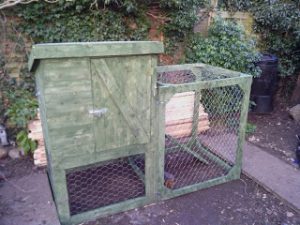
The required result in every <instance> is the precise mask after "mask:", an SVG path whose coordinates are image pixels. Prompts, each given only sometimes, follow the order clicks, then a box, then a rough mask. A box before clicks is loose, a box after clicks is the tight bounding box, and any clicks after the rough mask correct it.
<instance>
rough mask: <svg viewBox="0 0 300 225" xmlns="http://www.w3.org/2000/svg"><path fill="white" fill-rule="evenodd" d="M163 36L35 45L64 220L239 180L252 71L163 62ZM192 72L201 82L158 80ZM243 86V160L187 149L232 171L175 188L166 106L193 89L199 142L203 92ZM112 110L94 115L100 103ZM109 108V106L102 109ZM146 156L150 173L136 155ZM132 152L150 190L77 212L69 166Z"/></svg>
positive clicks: (32, 64) (33, 62)
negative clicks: (167, 181)
mask: <svg viewBox="0 0 300 225" xmlns="http://www.w3.org/2000/svg"><path fill="white" fill-rule="evenodd" d="M162 52H163V46H162V44H161V43H159V42H105V43H69V44H66V43H62V44H43V45H36V46H34V47H33V51H32V54H31V56H30V60H29V68H30V70H31V71H33V72H34V74H35V76H36V82H37V88H38V90H39V105H40V112H41V119H42V125H43V134H44V138H45V144H46V150H47V159H48V171H49V179H50V182H51V187H52V190H53V195H54V198H55V203H56V206H57V211H58V214H59V218H60V220H61V223H62V224H63V225H66V224H77V223H80V222H82V221H86V220H89V219H93V218H95V217H99V216H105V215H109V214H112V213H116V212H121V211H125V210H129V209H132V208H135V207H139V206H143V205H145V204H149V203H151V202H156V201H159V200H161V199H167V198H171V197H176V196H179V195H182V194H185V193H189V192H192V191H196V190H199V189H202V188H207V187H210V186H213V185H217V184H221V183H224V182H227V181H229V180H232V179H237V178H238V177H239V176H240V172H241V163H242V146H243V140H244V136H245V123H246V118H247V107H248V103H249V93H250V85H251V79H252V78H251V76H248V75H245V74H241V73H238V72H234V71H229V70H224V69H222V68H216V67H212V66H208V65H205V64H186V65H174V66H163V67H157V63H158V54H159V53H162ZM176 70H190V71H192V72H193V73H194V74H195V75H196V80H195V82H192V83H187V84H176V85H175V84H168V83H157V73H160V72H168V71H176ZM232 85H239V86H240V87H241V89H242V91H243V94H244V95H243V96H244V98H243V100H242V101H243V102H242V111H241V118H240V127H239V134H238V135H239V137H238V147H237V149H236V161H235V163H234V165H233V167H231V166H230V165H228V163H226V162H225V161H224V160H223V159H221V158H220V157H218V156H216V155H215V154H213V153H212V152H210V151H209V149H206V148H205V147H203V146H200V147H201V149H202V152H201V155H202V156H205V159H204V158H203V157H202V156H201V155H200V154H198V153H195V152H193V151H191V150H190V148H189V146H191V145H192V144H193V145H195V144H198V145H199V143H198V142H196V143H195V142H193V143H188V144H187V145H182V144H180V143H177V142H176V140H173V139H172V141H173V142H174V143H175V144H176V145H180V147H182V149H183V150H184V151H186V152H188V153H190V154H192V155H193V156H194V157H196V158H198V159H199V160H201V161H202V162H204V163H208V161H207V160H206V158H208V159H210V160H212V161H214V162H216V163H217V164H220V165H221V166H222V167H224V168H226V169H228V170H229V172H228V174H227V175H226V176H222V177H219V178H216V179H212V180H208V181H205V182H202V183H198V184H194V185H190V186H186V187H183V188H180V189H176V190H171V189H167V188H166V187H165V186H164V166H165V165H164V164H165V153H166V150H167V149H165V106H166V103H167V102H168V101H169V100H170V98H171V97H172V96H173V95H174V94H176V93H179V92H185V91H194V92H195V93H196V95H195V102H194V116H193V126H192V135H193V137H194V138H193V139H195V140H196V135H197V125H198V113H199V112H198V110H197V109H198V108H199V104H200V99H201V95H200V93H201V90H202V89H207V88H214V87H226V86H232ZM103 108H105V109H107V110H105V113H103V114H101V116H95V115H94V114H93V113H95V112H96V111H97V110H98V109H103ZM101 112H103V111H101ZM136 154H144V155H145V173H143V172H142V171H141V170H140V169H139V167H138V166H137V165H136V164H135V163H134V160H132V158H131V156H133V155H136ZM122 157H129V164H130V165H131V167H132V168H133V169H134V171H135V172H136V173H137V174H138V176H139V177H140V179H142V180H143V181H144V184H145V189H146V195H145V196H144V197H139V198H135V199H130V200H127V201H124V202H120V203H116V204H112V205H109V206H105V207H102V208H99V209H95V210H91V211H88V212H84V213H80V214H77V215H73V216H70V209H69V203H68V191H67V187H66V171H70V170H78V169H82V168H88V167H89V166H91V165H95V164H97V165H98V164H99V165H100V164H101V163H106V162H107V161H110V160H114V159H118V158H122Z"/></svg>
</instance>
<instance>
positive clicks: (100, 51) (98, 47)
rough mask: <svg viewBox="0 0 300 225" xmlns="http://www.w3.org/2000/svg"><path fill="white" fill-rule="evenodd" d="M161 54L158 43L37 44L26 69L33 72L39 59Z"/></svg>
mask: <svg viewBox="0 0 300 225" xmlns="http://www.w3.org/2000/svg"><path fill="white" fill-rule="evenodd" d="M163 52H164V47H163V43H162V42H159V41H109V42H70V43H53V44H52V43H51V44H37V45H33V46H32V51H31V54H30V57H29V61H28V67H29V71H32V70H34V68H35V65H36V63H37V61H38V60H40V59H56V58H79V57H97V56H98V57H99V56H103V57H109V56H126V55H149V54H160V53H163Z"/></svg>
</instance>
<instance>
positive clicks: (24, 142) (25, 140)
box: [16, 130, 37, 155]
mask: <svg viewBox="0 0 300 225" xmlns="http://www.w3.org/2000/svg"><path fill="white" fill-rule="evenodd" d="M16 140H17V144H18V146H19V147H21V148H23V150H24V153H25V155H28V154H32V153H33V152H34V150H35V149H36V148H37V143H36V142H35V141H33V140H31V139H30V138H29V137H28V133H27V132H26V131H24V130H22V131H20V132H19V133H18V134H17V138H16Z"/></svg>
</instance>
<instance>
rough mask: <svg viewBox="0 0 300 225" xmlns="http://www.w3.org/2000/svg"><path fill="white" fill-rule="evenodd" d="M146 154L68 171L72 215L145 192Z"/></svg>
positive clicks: (139, 195) (142, 194)
mask: <svg viewBox="0 0 300 225" xmlns="http://www.w3.org/2000/svg"><path fill="white" fill-rule="evenodd" d="M144 170H145V159H144V155H135V156H130V157H124V158H119V159H116V160H110V161H106V162H102V163H101V164H98V165H92V166H89V167H83V168H76V169H75V170H72V171H69V172H67V189H68V195H69V206H70V213H71V215H75V214H78V213H82V212H86V211H89V210H92V209H96V208H99V207H103V206H107V205H110V204H114V203H118V202H122V201H125V200H128V199H132V198H136V197H141V196H144V195H145V185H144V177H143V174H144Z"/></svg>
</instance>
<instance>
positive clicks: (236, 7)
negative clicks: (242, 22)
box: [218, 0, 254, 12]
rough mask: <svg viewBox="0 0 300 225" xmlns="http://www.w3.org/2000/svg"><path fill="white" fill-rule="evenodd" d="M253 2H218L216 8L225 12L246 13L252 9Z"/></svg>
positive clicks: (227, 0)
mask: <svg viewBox="0 0 300 225" xmlns="http://www.w3.org/2000/svg"><path fill="white" fill-rule="evenodd" d="M253 2H254V1H253V0H252V1H249V0H247V1H245V0H219V2H218V6H219V8H221V9H223V10H225V11H234V12H235V11H247V10H249V9H250V8H251V7H252V5H253Z"/></svg>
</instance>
